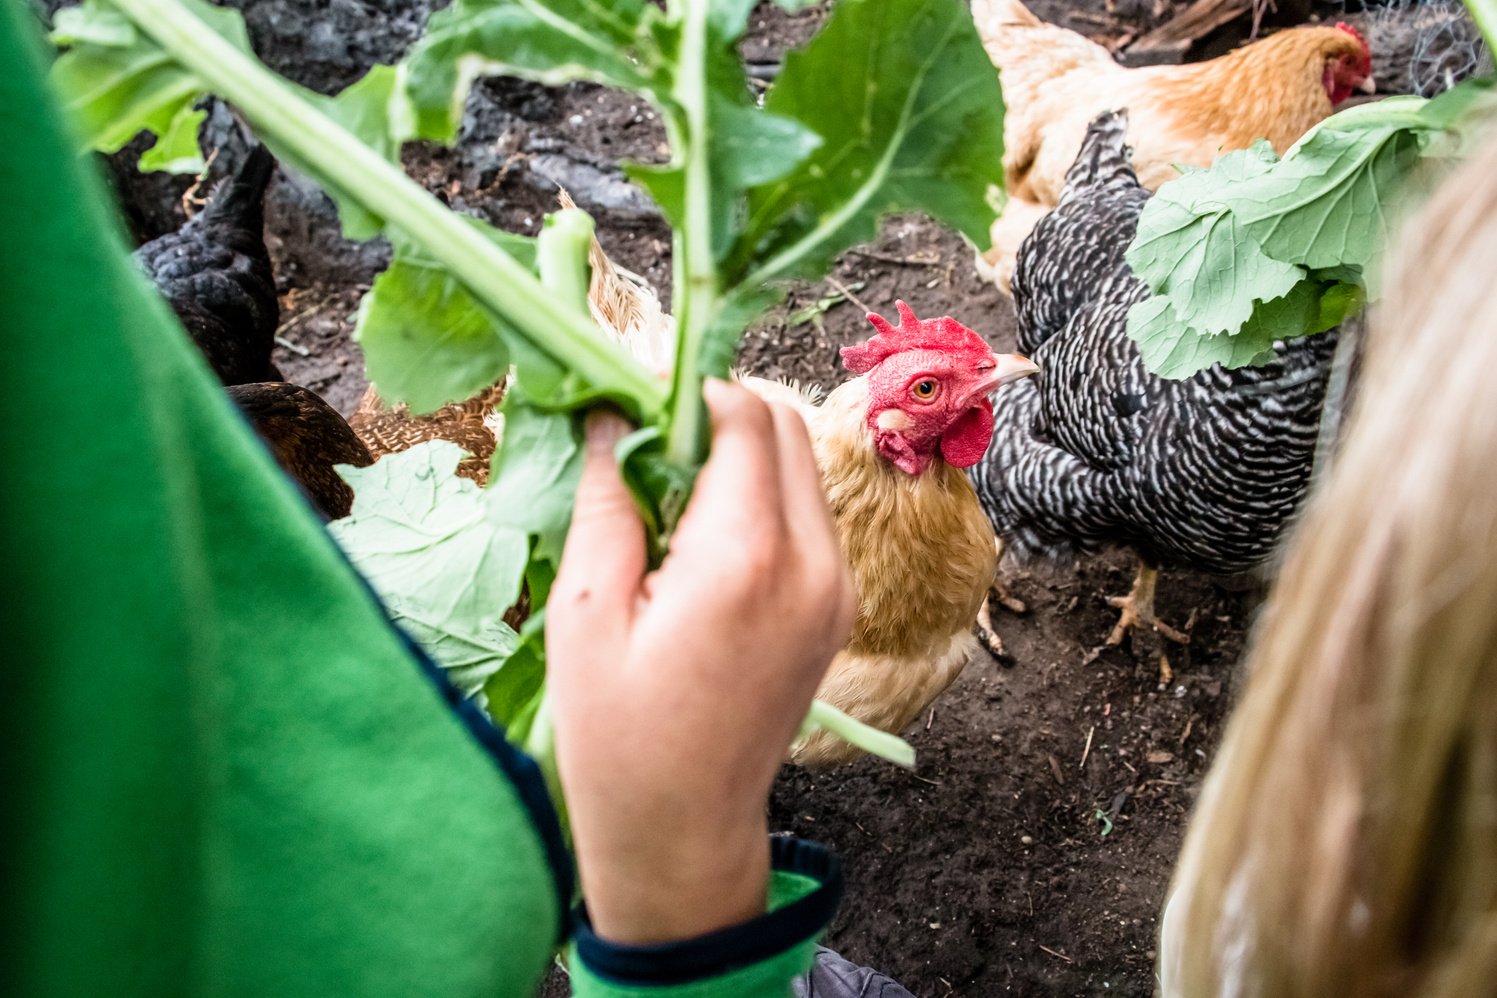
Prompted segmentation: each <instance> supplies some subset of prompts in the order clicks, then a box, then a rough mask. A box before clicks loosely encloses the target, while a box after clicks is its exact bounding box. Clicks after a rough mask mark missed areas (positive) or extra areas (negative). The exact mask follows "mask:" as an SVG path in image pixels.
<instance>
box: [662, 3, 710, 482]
mask: <svg viewBox="0 0 1497 998" xmlns="http://www.w3.org/2000/svg"><path fill="white" fill-rule="evenodd" d="M670 8H671V15H672V17H673V18H675V19H677V20H679V21H680V23H681V57H680V62H679V66H678V70H677V72H676V74H675V79H674V80H673V81H672V84H671V97H672V98H673V99H674V101H675V103H676V105H677V107H679V108H680V109H681V117H682V119H683V120H681V121H679V122H676V123H675V127H674V128H673V129H672V131H673V132H675V133H676V134H675V135H673V136H672V137H673V138H674V139H676V140H677V141H676V143H675V145H676V149H677V151H678V155H680V156H681V157H682V169H683V172H684V184H685V201H686V204H685V212H684V216H683V218H682V224H681V228H680V230H679V231H678V232H677V233H676V238H675V247H674V249H675V254H674V255H675V260H676V265H675V268H674V269H675V274H674V275H673V276H674V282H675V294H674V296H673V298H674V300H675V302H676V366H675V370H674V373H673V377H672V379H671V401H670V408H671V412H670V425H669V427H668V430H667V435H666V445H665V447H666V459H667V460H668V461H669V462H671V463H672V464H674V465H676V466H677V467H679V468H683V469H695V468H698V467H700V466H701V464H702V462H703V461H705V460H706V458H707V440H708V436H707V419H706V415H707V413H706V408H705V406H704V405H703V404H702V371H701V348H702V343H703V342H704V340H705V339H706V335H707V330H708V329H709V328H710V327H711V325H712V322H713V320H714V319H715V318H716V313H717V309H718V307H719V301H718V290H717V283H718V282H717V261H716V260H715V259H714V258H713V254H712V177H711V171H710V163H709V161H708V152H707V143H708V125H707V99H708V98H707V95H708V87H707V20H708V14H709V8H710V0H671V3H670Z"/></svg>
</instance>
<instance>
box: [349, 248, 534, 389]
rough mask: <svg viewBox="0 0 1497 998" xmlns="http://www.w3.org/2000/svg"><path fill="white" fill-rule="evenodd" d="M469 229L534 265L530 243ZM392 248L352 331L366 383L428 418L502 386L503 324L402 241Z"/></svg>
mask: <svg viewBox="0 0 1497 998" xmlns="http://www.w3.org/2000/svg"><path fill="white" fill-rule="evenodd" d="M467 221H468V222H469V223H470V224H471V225H472V226H473V227H474V228H475V229H478V230H479V231H481V232H482V233H483V234H484V235H485V236H486V237H487V238H489V239H491V240H492V241H493V242H494V243H495V244H496V245H498V246H499V247H500V248H501V249H503V250H504V251H505V252H507V253H508V254H510V256H512V257H514V258H515V259H516V260H518V261H520V262H521V263H523V264H525V265H527V266H530V265H533V262H534V258H535V249H534V244H533V242H532V241H531V240H529V239H526V238H525V237H523V236H517V235H512V234H510V233H508V232H501V231H500V230H498V229H495V228H493V227H492V226H489V225H487V224H485V223H484V222H481V221H479V220H478V219H476V218H470V219H468V220H467ZM393 242H394V245H395V259H394V261H393V262H392V263H391V264H390V266H389V268H388V269H386V270H385V272H384V273H382V274H380V275H379V277H377V278H376V279H375V281H374V286H373V287H371V288H370V289H369V292H368V294H366V295H365V296H364V300H363V302H362V303H361V304H360V306H359V314H358V321H357V324H356V325H355V327H354V339H355V340H357V341H358V342H359V345H360V346H361V347H363V350H364V361H365V366H366V369H367V371H368V374H369V380H370V381H372V382H373V383H374V384H375V385H376V386H378V388H379V391H380V394H381V395H383V396H384V397H385V398H386V399H388V400H391V401H398V402H405V403H407V404H408V405H409V406H410V407H411V408H412V409H413V410H415V411H416V412H431V411H432V410H434V409H436V408H438V407H440V406H442V405H445V404H446V403H448V402H453V401H457V400H459V399H465V398H469V397H470V396H472V395H474V394H476V393H477V392H479V391H481V390H483V389H484V388H487V387H488V386H489V385H492V384H493V383H494V382H496V381H498V380H499V379H500V378H502V377H503V376H504V374H505V372H506V371H507V370H508V368H509V363H510V352H509V348H508V346H507V342H506V339H505V337H504V336H503V335H502V334H503V331H504V328H505V327H504V324H503V323H502V322H501V321H500V320H499V319H498V318H497V317H495V316H494V314H493V313H492V312H490V311H488V310H487V309H485V308H484V307H483V306H482V305H480V304H479V303H478V302H477V300H475V299H474V298H473V296H472V295H471V294H470V293H469V292H468V291H467V289H465V288H464V287H463V286H462V284H460V283H459V282H458V281H457V279H456V278H454V277H453V276H452V273H451V271H449V270H447V269H446V268H445V267H443V266H442V265H441V264H440V263H438V262H436V261H435V260H432V259H430V258H429V257H428V256H426V255H425V254H423V253H421V252H420V251H419V250H418V249H417V248H416V247H415V246H414V245H413V244H412V243H411V242H410V241H409V240H406V239H404V238H402V237H400V236H399V235H398V234H397V235H396V237H395V239H394V240H393Z"/></svg>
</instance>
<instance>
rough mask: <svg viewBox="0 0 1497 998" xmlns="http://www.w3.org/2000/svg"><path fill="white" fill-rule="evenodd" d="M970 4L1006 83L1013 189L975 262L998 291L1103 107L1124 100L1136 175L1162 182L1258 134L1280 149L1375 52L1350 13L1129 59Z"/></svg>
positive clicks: (1343, 96) (1007, 7)
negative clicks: (1224, 48) (1161, 61)
mask: <svg viewBox="0 0 1497 998" xmlns="http://www.w3.org/2000/svg"><path fill="white" fill-rule="evenodd" d="M972 16H973V19H974V20H975V21H976V23H977V30H978V33H979V34H980V35H981V36H982V39H983V46H984V47H985V48H986V49H987V53H988V56H989V58H991V59H992V60H993V64H994V65H995V66H997V67H998V75H999V79H1000V80H1001V81H1002V84H1003V99H1004V103H1005V105H1006V113H1007V117H1006V118H1005V120H1004V124H1003V142H1004V153H1003V167H1004V174H1005V180H1006V186H1007V189H1008V194H1009V198H1010V200H1009V204H1008V207H1007V208H1005V209H1004V213H1003V216H1002V217H1001V218H999V219H998V221H997V222H995V223H994V224H993V229H992V232H991V238H992V243H993V246H992V249H990V250H988V251H987V252H986V253H983V254H982V255H980V256H979V257H978V261H977V266H978V270H979V271H980V272H981V273H982V274H983V275H984V276H985V277H988V278H989V279H991V280H992V281H993V282H994V283H996V284H997V285H998V287H999V288H1000V289H1002V290H1003V291H1004V292H1005V293H1006V292H1008V290H1009V283H1010V280H1011V278H1012V276H1013V266H1014V260H1015V258H1016V256H1017V254H1018V251H1019V244H1020V243H1022V242H1023V241H1024V238H1025V237H1026V236H1028V235H1029V232H1030V230H1031V229H1033V228H1034V225H1035V223H1036V222H1038V221H1039V219H1040V218H1041V217H1042V216H1043V215H1044V214H1045V212H1047V211H1049V210H1050V208H1052V207H1054V205H1055V204H1056V202H1057V201H1058V200H1059V199H1060V192H1061V190H1062V188H1063V187H1064V186H1065V178H1066V172H1067V171H1068V170H1069V169H1070V168H1071V164H1072V163H1073V162H1074V161H1075V159H1076V152H1077V150H1079V149H1080V148H1081V140H1082V138H1083V136H1085V135H1086V129H1087V125H1088V124H1089V123H1090V122H1091V121H1092V119H1093V118H1095V117H1096V116H1097V115H1098V114H1100V113H1102V112H1104V111H1114V110H1127V112H1128V121H1129V125H1128V143H1129V145H1130V146H1131V147H1132V149H1133V164H1134V167H1135V169H1136V170H1137V172H1138V179H1139V181H1140V182H1141V183H1142V184H1143V185H1144V186H1145V187H1147V188H1148V189H1150V190H1157V189H1158V187H1159V185H1160V184H1163V183H1164V182H1166V181H1168V180H1172V179H1174V178H1175V177H1177V176H1178V175H1179V171H1178V170H1177V169H1176V166H1177V165H1185V166H1198V167H1209V166H1210V165H1211V164H1212V163H1213V162H1215V160H1216V158H1217V157H1218V156H1219V155H1220V154H1221V153H1223V152H1226V151H1230V150H1233V149H1245V148H1247V147H1248V146H1250V145H1252V144H1253V143H1254V142H1256V141H1257V140H1259V139H1267V140H1268V142H1269V144H1270V145H1272V146H1273V147H1274V149H1275V150H1276V151H1277V152H1279V153H1283V152H1285V151H1286V150H1287V149H1288V148H1289V147H1290V146H1291V145H1293V144H1294V143H1295V142H1296V141H1297V140H1298V139H1299V138H1300V136H1302V135H1304V134H1305V132H1306V131H1308V130H1309V129H1310V128H1311V127H1313V126H1314V125H1315V124H1317V123H1318V122H1319V121H1321V120H1322V119H1323V118H1325V117H1327V116H1328V115H1330V114H1331V112H1332V111H1333V110H1335V108H1336V106H1337V105H1339V104H1341V103H1342V102H1343V101H1345V100H1347V99H1348V98H1349V97H1351V95H1352V94H1353V93H1354V92H1356V91H1359V90H1360V91H1363V92H1366V93H1371V92H1373V90H1374V83H1373V78H1372V55H1371V52H1370V50H1369V49H1368V47H1367V43H1366V41H1364V40H1363V38H1362V36H1361V35H1360V34H1358V33H1357V32H1356V30H1355V29H1353V28H1351V27H1348V26H1347V25H1345V24H1337V25H1336V26H1335V27H1301V28H1291V29H1289V30H1287V31H1281V32H1279V33H1277V34H1274V35H1271V36H1269V37H1267V38H1264V39H1261V40H1259V41H1255V42H1251V43H1249V44H1247V45H1244V46H1243V47H1241V48H1239V49H1237V50H1235V51H1233V52H1229V53H1227V54H1226V55H1223V56H1221V57H1219V58H1216V59H1211V60H1208V61H1206V62H1200V63H1193V64H1189V65H1184V66H1146V67H1141V68H1138V69H1129V68H1126V67H1124V66H1120V65H1118V64H1117V62H1115V61H1114V60H1113V58H1112V55H1111V54H1110V53H1109V52H1108V51H1107V50H1106V49H1104V48H1103V47H1102V46H1100V45H1098V44H1096V43H1095V42H1092V41H1090V40H1088V39H1086V38H1084V37H1082V36H1081V35H1079V34H1077V33H1076V32H1074V31H1069V30H1067V29H1065V28H1061V27H1057V26H1056V25H1053V24H1046V23H1045V22H1043V21H1041V20H1040V19H1039V18H1037V17H1035V16H1034V14H1032V13H1031V12H1030V11H1029V9H1028V8H1026V7H1025V6H1024V5H1023V4H1022V3H1020V2H1019V0H973V4H972Z"/></svg>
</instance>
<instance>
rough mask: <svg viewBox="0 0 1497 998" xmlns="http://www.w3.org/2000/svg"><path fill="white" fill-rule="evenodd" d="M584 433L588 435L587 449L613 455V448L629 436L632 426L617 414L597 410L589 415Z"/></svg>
mask: <svg viewBox="0 0 1497 998" xmlns="http://www.w3.org/2000/svg"><path fill="white" fill-rule="evenodd" d="M584 432H585V433H586V435H587V447H588V449H589V450H592V451H606V452H607V453H610V454H611V453H613V448H614V447H615V446H616V445H617V444H618V442H619V441H620V440H622V439H624V438H625V437H627V436H628V435H629V433H630V432H631V430H630V426H629V424H628V423H626V422H625V421H624V420H623V419H621V418H619V416H618V415H617V414H616V413H612V412H608V411H606V410H602V409H596V410H594V411H592V412H590V413H588V414H587V422H586V423H585V424H584Z"/></svg>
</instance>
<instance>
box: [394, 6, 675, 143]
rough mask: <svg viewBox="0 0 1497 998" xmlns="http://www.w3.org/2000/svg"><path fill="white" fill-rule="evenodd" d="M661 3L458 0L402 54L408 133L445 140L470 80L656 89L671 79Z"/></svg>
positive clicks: (451, 135) (660, 89)
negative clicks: (662, 43) (661, 39)
mask: <svg viewBox="0 0 1497 998" xmlns="http://www.w3.org/2000/svg"><path fill="white" fill-rule="evenodd" d="M660 21H661V12H660V10H659V8H657V7H655V6H654V5H652V4H648V3H645V2H643V0H544V2H542V0H457V2H456V3H454V4H453V5H452V6H451V7H449V8H447V9H446V10H443V11H438V12H437V13H435V14H433V15H432V17H431V20H430V21H429V22H428V24H427V28H426V33H425V34H424V35H423V36H422V38H421V40H420V41H419V42H417V43H416V45H415V47H414V48H412V49H411V51H410V53H409V55H407V56H406V58H405V60H404V61H403V62H402V63H401V74H402V77H403V84H404V99H405V101H406V102H407V103H406V105H405V111H404V113H403V115H402V117H403V119H404V120H402V121H401V122H400V125H399V131H401V132H402V133H403V134H404V135H405V136H406V137H410V138H423V139H433V140H435V141H438V142H451V141H452V140H453V139H454V138H456V136H457V126H458V123H459V122H461V121H462V115H463V104H464V102H465V101H466V100H467V97H468V91H469V89H470V88H471V87H472V85H473V82H474V81H475V80H477V79H479V78H480V77H483V76H494V75H507V76H520V77H525V78H526V79H532V80H538V81H540V82H542V83H547V84H551V85H553V86H554V85H558V84H562V83H567V82H570V81H572V80H592V81H595V82H598V83H607V84H611V85H613V86H616V87H622V88H624V89H627V90H633V91H636V92H639V93H644V94H652V95H656V99H657V100H659V99H660V98H659V94H660V93H661V92H663V90H664V88H665V87H666V86H667V85H668V82H669V81H668V72H667V71H666V70H665V69H664V68H663V67H664V61H663V58H662V55H661V53H660V50H659V48H658V44H657V37H656V31H657V29H658V27H659V24H660Z"/></svg>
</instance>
